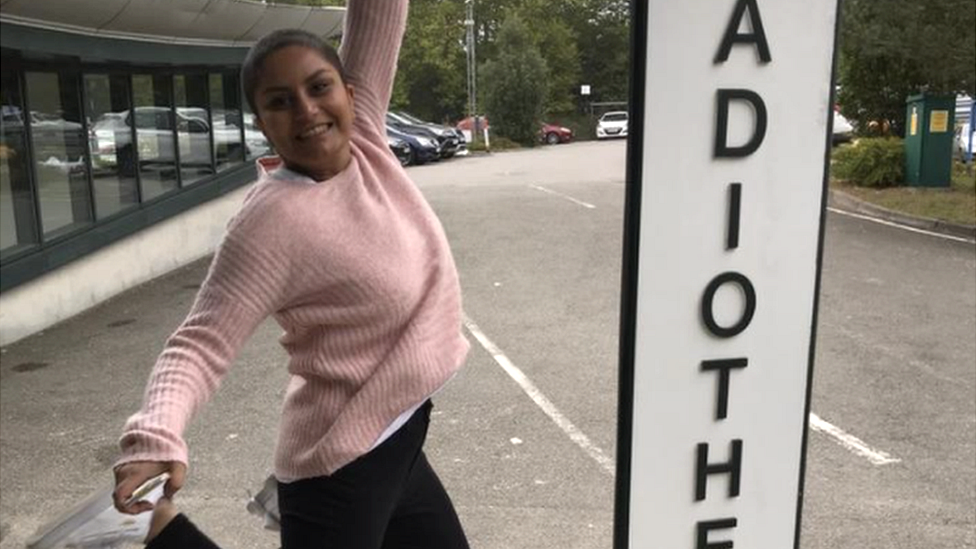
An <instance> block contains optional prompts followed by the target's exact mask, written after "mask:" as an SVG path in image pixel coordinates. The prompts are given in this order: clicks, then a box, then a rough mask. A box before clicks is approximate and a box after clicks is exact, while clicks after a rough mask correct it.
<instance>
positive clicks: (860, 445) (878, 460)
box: [810, 413, 901, 465]
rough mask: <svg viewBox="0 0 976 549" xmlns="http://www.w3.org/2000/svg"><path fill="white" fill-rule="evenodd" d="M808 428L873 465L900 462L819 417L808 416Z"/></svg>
mask: <svg viewBox="0 0 976 549" xmlns="http://www.w3.org/2000/svg"><path fill="white" fill-rule="evenodd" d="M810 428H811V429H813V430H814V431H818V432H820V433H824V434H825V435H829V436H832V437H834V438H835V439H836V440H837V442H839V443H840V445H841V446H843V447H844V448H847V449H848V450H850V451H851V452H853V453H855V454H857V455H859V456H861V457H864V458H866V459H867V460H868V461H870V462H871V463H873V464H875V465H887V464H889V463H898V462H900V461H901V460H900V459H898V458H896V457H892V456H891V455H890V454H887V453H885V452H882V451H880V450H874V449H872V448H870V447H869V446H868V445H867V444H865V443H864V441H863V440H861V439H859V438H857V437H856V436H854V435H851V434H849V433H846V432H844V430H843V429H841V428H840V427H837V426H835V425H832V424H830V423H828V422H826V421H824V420H822V419H820V416H818V415H817V414H814V413H811V414H810Z"/></svg>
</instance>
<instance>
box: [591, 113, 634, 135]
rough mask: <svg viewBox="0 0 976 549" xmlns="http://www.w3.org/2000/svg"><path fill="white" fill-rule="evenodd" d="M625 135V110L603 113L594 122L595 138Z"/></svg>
mask: <svg viewBox="0 0 976 549" xmlns="http://www.w3.org/2000/svg"><path fill="white" fill-rule="evenodd" d="M611 137H627V111H611V112H608V113H604V115H603V116H601V117H600V120H599V121H597V123H596V138H597V139H609V138H611Z"/></svg>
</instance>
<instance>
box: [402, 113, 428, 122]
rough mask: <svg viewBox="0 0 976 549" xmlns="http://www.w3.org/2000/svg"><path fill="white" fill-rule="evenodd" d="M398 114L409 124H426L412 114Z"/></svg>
mask: <svg viewBox="0 0 976 549" xmlns="http://www.w3.org/2000/svg"><path fill="white" fill-rule="evenodd" d="M397 114H398V115H399V116H400V118H405V119H406V120H407V121H408V122H413V123H414V124H426V122H424V121H423V120H421V119H419V118H417V117H416V116H414V115H412V114H410V113H405V112H398V113H397Z"/></svg>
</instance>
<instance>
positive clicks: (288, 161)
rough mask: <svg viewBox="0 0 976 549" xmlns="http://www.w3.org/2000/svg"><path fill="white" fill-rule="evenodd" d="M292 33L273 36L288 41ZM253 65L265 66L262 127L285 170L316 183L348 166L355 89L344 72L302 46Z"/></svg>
mask: <svg viewBox="0 0 976 549" xmlns="http://www.w3.org/2000/svg"><path fill="white" fill-rule="evenodd" d="M289 32H290V31H284V32H282V33H276V35H272V36H271V37H270V38H271V40H278V39H280V38H279V37H283V38H287V36H288V34H289ZM252 61H260V62H262V63H261V64H262V66H263V67H264V68H263V70H262V71H261V75H260V78H259V79H258V81H257V82H256V84H257V85H256V86H255V87H256V89H254V90H253V92H251V93H253V97H254V99H253V101H254V105H253V109H254V112H255V114H257V120H256V122H257V126H258V128H260V129H261V131H263V132H264V134H265V136H267V138H268V140H269V141H270V142H271V144H272V145H273V146H274V147H275V150H276V151H277V152H278V154H279V156H281V158H282V160H283V161H284V163H285V166H287V167H288V168H289V169H292V170H294V171H296V172H299V173H303V174H305V175H308V176H310V177H311V178H312V179H315V180H316V181H323V180H326V179H328V178H330V177H332V176H334V175H336V174H337V173H339V172H340V171H342V170H343V169H344V168H345V167H346V166H348V165H349V161H350V158H351V156H350V152H349V140H350V137H351V135H352V121H353V117H354V115H353V98H354V96H355V90H354V88H353V87H352V86H351V85H349V84H347V83H346V82H344V81H343V78H342V73H341V71H340V70H339V69H338V68H337V67H336V66H335V65H333V64H332V63H330V62H329V61H327V60H326V58H325V57H324V56H323V55H321V54H320V52H319V51H317V50H313V49H310V48H308V47H306V46H299V45H291V46H286V47H282V48H281V49H278V50H277V51H274V52H272V53H269V54H266V56H265V57H262V58H259V59H257V60H252V59H250V58H249V59H248V61H247V62H245V63H250V62H252ZM247 66H248V65H247V64H245V67H247ZM245 71H247V68H245ZM245 74H247V72H245ZM249 95H250V93H249Z"/></svg>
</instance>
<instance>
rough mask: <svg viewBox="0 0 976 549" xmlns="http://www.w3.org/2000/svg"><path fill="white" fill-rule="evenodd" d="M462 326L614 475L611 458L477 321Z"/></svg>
mask: <svg viewBox="0 0 976 549" xmlns="http://www.w3.org/2000/svg"><path fill="white" fill-rule="evenodd" d="M464 325H465V326H466V327H467V328H468V331H469V332H471V335H473V336H474V337H475V339H477V340H478V342H479V343H481V346H482V347H484V348H485V350H486V351H488V354H490V355H491V356H492V358H494V359H495V362H497V363H498V365H499V366H501V367H502V369H503V370H505V372H506V373H507V374H508V375H509V376H510V377H511V378H512V379H513V380H515V383H518V384H519V387H521V388H522V390H523V391H525V394H527V395H529V398H531V399H532V401H533V402H535V403H536V405H537V406H538V407H539V408H541V409H542V411H543V412H545V413H546V415H547V416H549V419H551V420H552V421H553V422H554V423H555V424H556V425H558V426H559V428H560V429H562V431H563V432H564V433H566V436H568V437H569V438H570V440H572V441H573V442H575V443H576V445H577V446H579V447H580V448H582V449H583V451H584V452H586V454H587V455H588V456H590V457H591V458H593V459H594V460H595V461H596V462H597V463H598V464H599V465H600V467H602V468H603V470H604V471H606V472H607V473H610V476H614V475H616V472H617V465H616V463H614V461H613V459H612V458H611V457H610V456H608V455H606V454H605V453H604V452H603V450H601V449H600V448H599V447H598V446H597V445H596V444H593V442H592V441H591V440H590V439H589V437H587V436H586V435H585V434H584V433H583V431H580V430H579V428H578V427H576V426H575V425H573V422H571V421H570V420H569V419H568V418H567V417H566V416H564V415H563V414H562V412H560V411H559V409H558V408H556V406H555V405H554V404H553V403H552V401H550V400H549V399H548V398H546V395H544V394H542V391H540V390H539V388H538V387H536V386H535V384H534V383H532V380H531V379H529V378H528V376H526V375H525V374H524V373H523V372H522V370H520V369H519V368H518V367H517V366H515V364H513V363H512V361H511V360H509V359H508V357H507V356H505V353H503V352H502V350H501V349H499V348H498V346H497V345H495V344H494V343H493V342H492V341H491V340H490V339H488V336H486V335H485V333H484V332H482V331H481V329H480V328H478V325H477V324H475V323H474V322H472V321H471V319H470V318H468V317H467V316H465V317H464Z"/></svg>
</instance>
